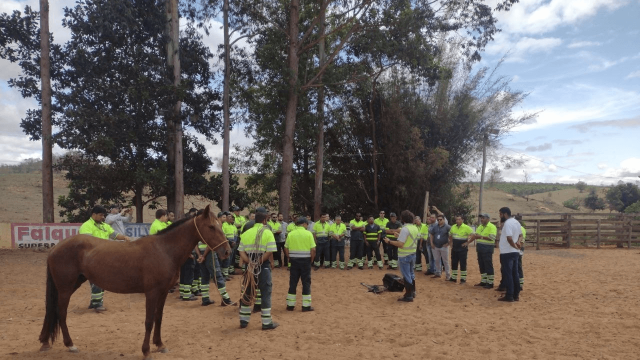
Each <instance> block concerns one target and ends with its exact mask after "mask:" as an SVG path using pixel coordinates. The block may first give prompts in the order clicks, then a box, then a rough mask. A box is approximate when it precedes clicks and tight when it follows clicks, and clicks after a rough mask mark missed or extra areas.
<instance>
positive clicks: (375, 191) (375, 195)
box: [369, 76, 378, 209]
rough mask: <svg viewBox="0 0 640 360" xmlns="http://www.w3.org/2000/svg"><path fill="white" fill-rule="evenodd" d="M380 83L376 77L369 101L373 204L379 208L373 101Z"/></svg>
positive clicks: (376, 142)
mask: <svg viewBox="0 0 640 360" xmlns="http://www.w3.org/2000/svg"><path fill="white" fill-rule="evenodd" d="M377 82H378V77H377V76H376V77H375V78H374V79H373V84H372V88H371V100H370V101H369V118H370V119H371V139H372V140H373V156H372V162H373V202H374V205H375V207H376V209H377V208H378V162H377V159H376V158H377V156H378V140H377V139H376V118H375V114H374V112H373V101H374V99H375V97H376V83H377Z"/></svg>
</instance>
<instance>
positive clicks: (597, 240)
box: [596, 219, 601, 249]
mask: <svg viewBox="0 0 640 360" xmlns="http://www.w3.org/2000/svg"><path fill="white" fill-rule="evenodd" d="M600 220H601V219H598V237H597V238H596V244H597V245H598V249H600Z"/></svg>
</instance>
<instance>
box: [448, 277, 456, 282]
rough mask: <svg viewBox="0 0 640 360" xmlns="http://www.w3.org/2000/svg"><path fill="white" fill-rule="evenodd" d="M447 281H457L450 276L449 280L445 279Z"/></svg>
mask: <svg viewBox="0 0 640 360" xmlns="http://www.w3.org/2000/svg"><path fill="white" fill-rule="evenodd" d="M447 281H451V282H453V283H454V282H457V281H456V279H454V278H450V279H449V280H447Z"/></svg>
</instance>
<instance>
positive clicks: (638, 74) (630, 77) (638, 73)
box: [626, 70, 640, 79]
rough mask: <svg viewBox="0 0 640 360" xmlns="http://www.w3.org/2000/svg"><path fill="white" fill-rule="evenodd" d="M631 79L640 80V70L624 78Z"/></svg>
mask: <svg viewBox="0 0 640 360" xmlns="http://www.w3.org/2000/svg"><path fill="white" fill-rule="evenodd" d="M632 78H640V70H638V71H634V72H632V73H631V74H629V75H627V77H626V79H632Z"/></svg>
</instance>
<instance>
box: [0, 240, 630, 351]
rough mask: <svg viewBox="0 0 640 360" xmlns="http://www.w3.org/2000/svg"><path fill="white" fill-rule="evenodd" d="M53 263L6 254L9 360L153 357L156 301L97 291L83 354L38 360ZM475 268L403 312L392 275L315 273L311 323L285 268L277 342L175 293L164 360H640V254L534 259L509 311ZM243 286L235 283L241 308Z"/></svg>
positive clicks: (78, 321)
mask: <svg viewBox="0 0 640 360" xmlns="http://www.w3.org/2000/svg"><path fill="white" fill-rule="evenodd" d="M472 251H473V250H472ZM46 256H47V254H46V253H41V252H34V251H32V250H21V251H17V250H0V358H1V359H74V360H75V359H78V360H79V359H141V358H142V353H141V351H140V348H141V344H142V339H143V334H144V296H143V295H142V294H134V295H119V294H113V293H109V292H107V293H106V295H105V306H106V307H107V309H108V311H106V312H104V313H102V314H96V313H95V312H93V311H92V310H87V309H86V307H87V305H88V302H89V286H88V282H87V283H85V284H84V285H83V286H82V287H81V288H80V289H79V290H78V291H77V292H76V293H75V294H74V296H73V297H72V298H71V304H70V314H69V319H68V324H69V329H70V332H71V336H72V337H73V340H74V343H75V345H76V346H77V347H78V348H79V349H80V353H79V354H71V353H68V352H67V351H66V348H65V347H64V345H63V344H62V341H61V339H62V337H60V340H59V341H57V342H56V343H55V344H54V348H53V349H52V350H51V351H49V352H47V353H40V352H38V350H39V347H40V344H39V343H38V335H39V333H40V329H41V327H42V319H43V317H44V293H45V259H46ZM470 258H472V260H471V261H470V264H469V265H470V267H469V281H468V283H467V284H466V285H458V284H456V285H454V284H451V283H445V282H444V280H442V279H440V280H435V279H431V278H427V277H426V276H424V275H423V274H418V275H417V285H418V298H417V299H416V301H415V302H413V303H398V302H397V301H396V299H397V297H398V296H399V295H398V294H397V293H384V294H382V295H374V294H372V293H368V292H367V290H366V289H365V288H364V287H363V286H361V285H360V283H361V282H365V283H368V284H381V283H382V281H381V280H382V276H383V274H384V273H385V272H387V270H384V271H380V270H378V269H377V268H376V269H374V270H364V271H360V270H357V269H354V270H351V271H340V270H323V269H321V270H319V271H314V272H313V274H312V280H313V283H312V294H313V306H314V307H315V310H316V311H315V312H313V313H304V314H303V313H302V312H300V303H301V296H300V295H298V305H297V308H296V311H295V312H287V311H285V298H286V294H287V290H288V280H289V273H288V272H287V271H286V270H283V269H276V270H274V277H273V286H274V290H273V310H272V312H273V317H274V319H275V321H277V322H279V323H280V327H279V328H278V329H276V330H274V331H269V332H263V331H261V330H260V316H259V314H254V315H253V316H252V319H251V324H250V325H249V328H248V329H243V330H241V329H239V326H238V325H239V320H238V308H237V307H220V306H219V305H218V304H219V297H217V296H216V297H212V298H214V299H215V300H216V305H212V306H209V307H201V306H200V302H199V301H198V302H195V301H194V302H188V303H185V302H181V301H179V300H177V299H176V294H170V295H169V299H168V300H167V305H166V307H165V314H164V322H163V340H164V343H165V344H166V345H167V347H168V348H169V350H170V352H169V353H168V354H154V358H155V359H212V358H213V359H274V358H283V359H363V358H366V359H390V358H399V359H412V358H415V359H449V358H457V359H497V358H500V359H623V358H626V359H632V358H638V352H639V350H640V341H638V334H639V333H640V321H638V320H639V319H638V318H639V315H640V306H639V305H640V290H639V289H638V287H637V286H638V274H640V261H639V260H640V254H639V251H638V250H637V249H632V250H627V249H603V250H595V249H579V250H541V251H535V250H528V251H527V253H526V254H525V257H524V258H525V260H524V264H525V278H526V280H525V281H526V283H525V290H524V292H523V293H522V294H521V301H520V302H518V303H500V302H497V301H496V299H497V298H498V295H499V293H498V292H496V291H493V290H485V289H479V288H475V287H473V286H472V284H474V283H477V282H478V281H479V278H480V276H479V274H478V270H477V269H478V267H477V263H476V262H475V254H472V255H471V256H470ZM494 262H495V263H496V264H497V263H498V254H496V255H495V257H494ZM396 272H397V271H396ZM397 273H399V272H397ZM497 277H498V276H497ZM498 278H499V277H498ZM239 280H240V277H239V276H236V277H235V279H234V280H232V281H230V282H229V283H228V284H227V289H228V291H229V293H230V294H231V296H232V300H234V301H235V300H237V299H238V296H239V292H240V285H239V283H240V281H239ZM298 289H299V290H298V294H300V289H301V287H300V286H299V288H298ZM152 348H153V345H152Z"/></svg>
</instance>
